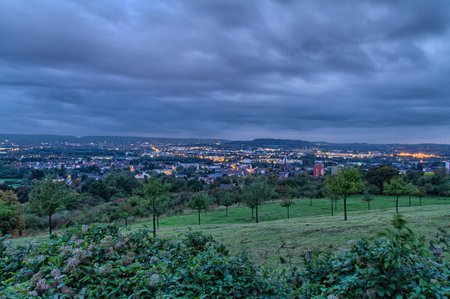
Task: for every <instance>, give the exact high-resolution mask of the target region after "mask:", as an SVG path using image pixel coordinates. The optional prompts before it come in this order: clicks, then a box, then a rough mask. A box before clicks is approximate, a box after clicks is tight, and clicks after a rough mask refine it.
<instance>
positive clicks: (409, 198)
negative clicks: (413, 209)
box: [409, 195, 411, 206]
mask: <svg viewBox="0 0 450 299" xmlns="http://www.w3.org/2000/svg"><path fill="white" fill-rule="evenodd" d="M409 206H411V195H409Z"/></svg>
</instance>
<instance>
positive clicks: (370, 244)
mask: <svg viewBox="0 0 450 299" xmlns="http://www.w3.org/2000/svg"><path fill="white" fill-rule="evenodd" d="M448 241H449V239H448V235H447V234H446V233H445V231H441V234H440V235H439V236H438V238H436V240H435V241H433V242H432V243H431V244H430V245H431V249H432V250H430V249H429V248H428V246H426V244H425V242H424V240H423V239H421V238H417V237H416V236H415V235H414V234H413V233H412V231H411V230H409V229H408V228H407V227H406V226H405V223H404V220H403V219H402V218H400V217H396V218H394V221H393V229H392V230H389V231H386V232H385V233H384V234H383V235H382V236H379V237H378V238H376V239H374V240H372V241H367V240H360V241H355V242H353V244H351V246H350V249H349V250H347V251H344V252H340V253H336V254H332V255H331V254H328V255H324V256H319V257H314V258H313V257H311V258H310V259H308V260H305V266H304V267H303V268H302V270H298V269H295V268H294V267H293V266H292V265H290V267H289V269H290V270H287V269H286V271H284V272H281V273H275V272H272V271H269V270H267V269H264V268H261V267H257V266H255V265H254V264H253V263H251V262H250V261H249V260H248V259H247V258H245V257H241V256H230V255H229V254H228V251H227V249H226V248H225V247H224V246H223V245H222V244H220V243H218V242H215V241H214V240H213V239H212V238H211V237H208V236H205V235H202V234H200V233H195V232H189V233H187V234H185V235H183V236H180V237H179V238H173V239H171V240H165V239H153V238H152V237H151V233H150V231H148V230H139V231H136V232H133V233H130V234H126V235H124V234H121V233H119V231H118V228H117V227H116V226H113V225H92V226H83V227H73V228H69V229H68V230H66V231H65V232H64V233H63V234H62V235H60V236H55V237H53V238H52V239H50V240H49V241H48V242H41V243H39V244H29V245H27V246H22V247H19V248H14V247H12V246H11V245H10V244H8V242H5V239H4V238H2V239H0V282H1V284H0V298H27V297H35V298H98V297H101V298H155V297H156V298H174V297H184V298H240V297H247V298H447V297H448V296H449V292H450V289H449V284H448V281H449V275H450V270H449V265H448V263H446V262H445V259H446V257H445V254H446V251H447V250H448V246H449V243H448Z"/></svg>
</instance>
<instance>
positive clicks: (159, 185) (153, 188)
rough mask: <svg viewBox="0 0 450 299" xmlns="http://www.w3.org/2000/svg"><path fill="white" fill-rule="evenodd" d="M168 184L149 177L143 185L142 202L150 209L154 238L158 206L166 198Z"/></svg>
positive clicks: (168, 188) (154, 235)
mask: <svg viewBox="0 0 450 299" xmlns="http://www.w3.org/2000/svg"><path fill="white" fill-rule="evenodd" d="M169 190H170V184H168V183H163V182H161V181H160V180H158V179H157V178H155V177H152V178H150V179H149V180H148V181H147V183H146V184H145V186H144V194H145V196H144V201H143V204H144V205H145V206H146V207H147V208H149V209H150V211H151V213H152V222H153V237H154V238H156V217H157V213H158V206H159V205H161V204H162V203H163V202H164V201H166V200H167V199H168V197H167V194H168V192H169Z"/></svg>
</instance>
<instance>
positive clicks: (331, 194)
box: [325, 177, 339, 216]
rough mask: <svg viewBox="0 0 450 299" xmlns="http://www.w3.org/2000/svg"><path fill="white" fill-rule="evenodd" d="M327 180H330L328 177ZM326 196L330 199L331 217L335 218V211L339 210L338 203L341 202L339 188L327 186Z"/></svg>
mask: <svg viewBox="0 0 450 299" xmlns="http://www.w3.org/2000/svg"><path fill="white" fill-rule="evenodd" d="M327 180H330V179H328V177H327ZM325 194H326V196H327V197H328V198H329V199H330V209H331V216H334V210H336V209H337V201H338V200H339V194H338V193H337V188H334V185H333V184H330V183H328V184H325ZM333 204H334V209H333Z"/></svg>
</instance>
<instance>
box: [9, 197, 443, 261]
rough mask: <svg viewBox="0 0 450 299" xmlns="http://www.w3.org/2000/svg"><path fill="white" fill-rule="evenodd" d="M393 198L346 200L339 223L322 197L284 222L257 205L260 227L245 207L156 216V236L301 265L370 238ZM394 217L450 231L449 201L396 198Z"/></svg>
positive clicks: (282, 212)
mask: <svg viewBox="0 0 450 299" xmlns="http://www.w3.org/2000/svg"><path fill="white" fill-rule="evenodd" d="M394 200H395V199H394V198H393V197H389V196H377V197H375V199H374V200H373V201H371V203H370V205H371V210H370V211H369V210H368V207H367V202H365V201H363V200H362V196H352V197H350V198H349V199H348V203H347V208H348V213H349V214H348V215H349V220H348V221H344V217H343V202H342V200H339V201H338V203H337V210H335V211H334V216H331V210H330V201H329V200H327V199H313V200H312V205H311V201H310V200H309V199H298V200H296V201H295V203H294V205H292V206H291V207H290V219H287V213H286V208H283V207H281V206H280V203H279V202H272V203H266V204H263V205H261V206H260V209H259V217H260V223H254V220H252V217H251V216H252V214H251V209H250V208H248V207H245V206H237V207H230V208H229V209H228V216H226V215H225V208H223V207H219V208H217V209H215V210H210V211H207V212H206V214H205V213H204V212H202V213H201V223H202V224H201V225H200V226H199V225H198V218H197V217H198V215H197V213H195V212H192V213H188V214H187V215H181V216H169V217H162V218H161V219H160V221H159V225H160V226H159V230H158V234H159V235H160V236H163V237H173V236H177V235H180V234H182V233H184V232H186V231H200V232H203V233H205V234H207V235H211V236H213V237H214V239H216V240H218V241H221V242H223V243H224V244H225V245H227V247H228V248H229V249H230V251H231V252H232V253H236V254H237V253H246V254H247V255H248V256H249V257H250V258H251V259H254V260H255V261H256V262H257V263H259V264H262V265H266V266H270V267H277V266H279V261H280V258H279V257H280V256H282V257H284V258H288V259H291V261H292V262H293V263H294V264H298V263H302V260H303V256H304V254H305V252H306V251H312V252H314V253H319V252H325V251H328V252H332V251H339V250H344V249H346V248H348V247H349V246H348V244H349V241H350V240H355V239H360V238H371V237H375V236H376V235H377V233H378V232H380V231H382V230H383V229H385V228H387V227H389V226H390V221H391V219H392V216H393V215H394V214H395V207H394V204H395V203H394ZM399 201H400V214H402V215H403V216H404V217H405V219H406V220H407V221H408V223H409V225H410V227H411V228H413V229H414V231H415V232H416V233H418V234H420V235H424V236H425V237H429V238H431V237H433V236H434V235H435V233H436V232H437V230H438V228H440V227H443V228H447V229H448V228H449V227H450V198H447V197H424V198H422V200H421V204H422V205H421V206H419V204H420V201H419V198H416V197H412V198H411V205H412V206H411V207H410V206H409V198H408V197H401V198H400V200H399ZM144 227H148V228H150V227H151V221H150V220H147V219H144V220H138V221H136V222H135V223H133V224H131V225H129V226H128V228H125V226H123V225H121V229H122V231H126V232H130V231H135V230H137V229H139V228H144ZM47 238H48V236H47V234H46V233H45V232H42V233H39V234H35V235H32V236H29V237H24V238H18V239H15V241H14V242H15V243H16V244H24V243H27V242H29V241H30V240H45V239H47Z"/></svg>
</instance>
